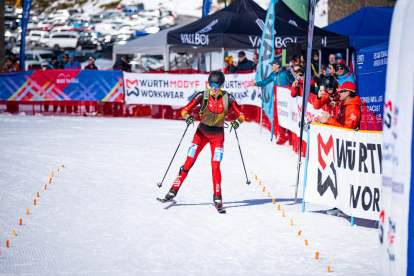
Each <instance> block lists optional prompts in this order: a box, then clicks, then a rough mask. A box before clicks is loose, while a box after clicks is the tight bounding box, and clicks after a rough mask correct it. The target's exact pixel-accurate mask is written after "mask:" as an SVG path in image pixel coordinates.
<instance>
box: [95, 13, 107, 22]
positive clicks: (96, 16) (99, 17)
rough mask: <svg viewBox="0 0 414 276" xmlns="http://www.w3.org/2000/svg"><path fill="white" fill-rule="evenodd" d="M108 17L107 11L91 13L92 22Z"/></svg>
mask: <svg viewBox="0 0 414 276" xmlns="http://www.w3.org/2000/svg"><path fill="white" fill-rule="evenodd" d="M108 18H109V14H107V13H98V14H95V15H92V18H91V21H92V23H100V22H102V21H104V20H106V19H108Z"/></svg>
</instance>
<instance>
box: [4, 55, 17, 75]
mask: <svg viewBox="0 0 414 276" xmlns="http://www.w3.org/2000/svg"><path fill="white" fill-rule="evenodd" d="M1 72H2V73H15V72H17V69H16V67H14V66H13V62H12V60H11V59H10V58H7V59H6V63H5V64H4V66H3V70H2V71H1Z"/></svg>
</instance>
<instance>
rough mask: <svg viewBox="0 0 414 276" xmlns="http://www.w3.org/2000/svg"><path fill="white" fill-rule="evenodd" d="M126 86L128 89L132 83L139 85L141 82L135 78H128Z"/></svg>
mask: <svg viewBox="0 0 414 276" xmlns="http://www.w3.org/2000/svg"><path fill="white" fill-rule="evenodd" d="M125 82H126V87H127V88H128V89H130V88H131V86H130V85H135V86H138V85H139V83H138V80H133V81H130V80H129V79H126V81H125Z"/></svg>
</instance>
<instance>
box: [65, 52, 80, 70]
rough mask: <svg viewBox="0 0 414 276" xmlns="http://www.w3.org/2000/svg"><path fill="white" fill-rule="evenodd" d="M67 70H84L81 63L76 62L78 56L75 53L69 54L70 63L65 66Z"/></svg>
mask: <svg viewBox="0 0 414 276" xmlns="http://www.w3.org/2000/svg"><path fill="white" fill-rule="evenodd" d="M65 69H66V70H67V69H69V70H78V69H82V67H81V65H80V63H79V62H78V61H77V60H76V56H75V54H74V53H70V54H69V62H68V63H66V65H65Z"/></svg>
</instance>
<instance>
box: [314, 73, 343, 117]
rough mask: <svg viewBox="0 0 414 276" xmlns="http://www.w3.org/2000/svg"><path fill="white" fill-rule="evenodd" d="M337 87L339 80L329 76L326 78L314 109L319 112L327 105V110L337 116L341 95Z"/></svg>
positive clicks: (315, 101)
mask: <svg viewBox="0 0 414 276" xmlns="http://www.w3.org/2000/svg"><path fill="white" fill-rule="evenodd" d="M337 87H338V80H337V79H336V78H335V77H334V76H332V75H327V76H326V77H324V78H323V80H322V86H321V89H320V90H319V91H318V96H317V98H316V99H315V100H314V102H313V108H315V109H316V110H318V109H321V108H323V107H324V106H325V105H326V110H327V111H328V112H329V113H331V112H333V113H334V115H336V114H337V112H336V106H337V105H338V102H339V93H338V92H337V91H336V88H337ZM325 92H327V93H325Z"/></svg>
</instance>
